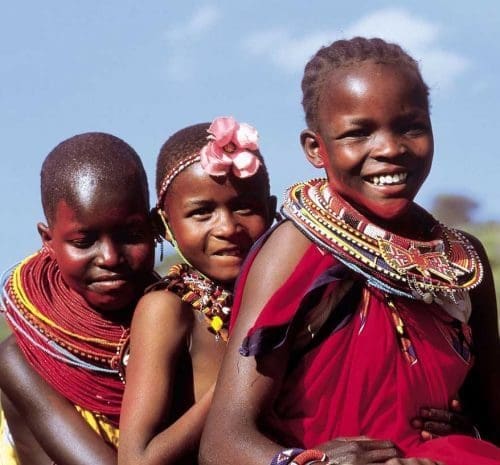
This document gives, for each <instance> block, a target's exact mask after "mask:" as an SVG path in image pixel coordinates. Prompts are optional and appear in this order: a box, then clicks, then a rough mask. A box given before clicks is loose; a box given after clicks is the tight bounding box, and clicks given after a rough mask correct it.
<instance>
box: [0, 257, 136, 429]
mask: <svg viewBox="0 0 500 465" xmlns="http://www.w3.org/2000/svg"><path fill="white" fill-rule="evenodd" d="M2 301H3V307H4V310H5V313H6V318H7V321H8V322H9V324H10V326H11V328H12V329H13V331H14V334H15V336H16V339H17V342H18V345H19V347H20V348H21V350H22V351H23V353H24V354H25V356H26V358H27V360H28V361H29V362H30V364H31V365H32V366H33V367H34V368H35V369H36V370H37V371H38V372H39V373H40V375H41V376H42V377H43V378H44V379H45V380H46V381H47V382H48V383H49V384H51V385H52V386H53V387H54V388H55V389H56V390H57V391H59V392H60V393H61V394H62V395H63V396H64V397H66V398H67V399H69V400H70V401H71V402H73V403H75V404H77V405H79V406H80V407H83V408H85V409H88V410H91V411H93V412H97V413H101V414H103V415H106V416H107V417H108V418H109V420H110V421H111V422H112V423H113V424H115V425H116V426H117V425H118V419H119V413H120V407H121V401H122V396H123V391H124V385H123V382H122V381H121V379H120V371H121V367H120V363H121V361H120V358H119V356H118V354H119V353H120V352H121V348H122V346H123V344H124V342H125V341H126V339H127V338H128V332H129V329H128V328H129V327H130V319H131V315H132V311H127V312H125V313H121V314H120V315H119V317H117V319H114V320H112V319H110V318H111V317H110V318H109V319H108V318H106V317H105V316H104V315H103V314H101V313H99V312H97V311H95V310H94V309H92V308H91V307H90V306H89V305H88V304H87V302H86V301H85V300H84V299H83V298H82V297H81V296H80V295H78V294H76V293H75V292H74V291H72V290H71V289H70V288H69V287H68V286H67V284H66V283H65V282H64V280H63V279H62V276H61V273H60V271H59V268H58V266H57V263H56V262H55V261H54V260H52V259H51V258H50V256H49V254H48V253H47V252H45V251H44V250H42V251H40V252H39V253H37V254H35V255H33V256H31V257H28V258H27V259H25V260H24V261H23V262H21V263H20V264H19V265H18V266H17V267H16V268H15V269H14V270H13V272H12V273H11V274H10V276H8V277H7V279H6V281H5V283H3V286H2ZM113 317H116V315H113Z"/></svg>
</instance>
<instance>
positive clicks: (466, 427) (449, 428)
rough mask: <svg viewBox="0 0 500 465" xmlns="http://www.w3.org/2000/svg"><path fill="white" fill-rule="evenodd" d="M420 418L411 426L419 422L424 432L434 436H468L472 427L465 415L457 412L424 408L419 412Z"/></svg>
mask: <svg viewBox="0 0 500 465" xmlns="http://www.w3.org/2000/svg"><path fill="white" fill-rule="evenodd" d="M420 415H421V417H420V418H417V419H415V420H416V421H415V420H413V421H412V425H414V424H418V423H419V422H421V428H418V426H417V428H418V429H422V430H424V431H428V432H429V433H431V434H433V435H435V436H444V435H447V434H452V433H466V434H470V433H471V431H472V426H471V424H470V422H469V420H468V419H467V417H466V416H465V415H462V414H460V413H459V412H457V411H450V410H441V409H434V408H424V409H421V411H420Z"/></svg>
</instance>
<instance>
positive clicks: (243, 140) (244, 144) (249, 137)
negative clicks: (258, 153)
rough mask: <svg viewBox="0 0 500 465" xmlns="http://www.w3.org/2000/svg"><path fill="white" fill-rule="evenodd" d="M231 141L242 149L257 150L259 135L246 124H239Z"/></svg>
mask: <svg viewBox="0 0 500 465" xmlns="http://www.w3.org/2000/svg"><path fill="white" fill-rule="evenodd" d="M233 140H234V141H235V142H236V144H237V145H238V146H239V147H240V148H242V149H249V150H257V149H258V148H259V133H258V132H257V129H255V128H254V127H253V126H250V125H249V124H247V123H240V125H239V127H238V129H237V130H236V134H235V135H234V139H233Z"/></svg>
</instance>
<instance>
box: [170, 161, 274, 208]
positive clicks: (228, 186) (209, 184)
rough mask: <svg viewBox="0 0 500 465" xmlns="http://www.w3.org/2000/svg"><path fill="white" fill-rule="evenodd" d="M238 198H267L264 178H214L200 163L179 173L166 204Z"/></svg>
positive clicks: (229, 176)
mask: <svg viewBox="0 0 500 465" xmlns="http://www.w3.org/2000/svg"><path fill="white" fill-rule="evenodd" d="M236 196H255V197H262V198H263V199H264V198H265V189H264V184H263V181H262V176H259V175H255V176H252V177H251V178H246V179H240V178H236V177H235V176H232V175H228V176H220V177H214V176H210V175H209V174H207V173H206V172H205V171H204V170H203V168H202V167H201V165H200V163H194V164H193V165H191V166H189V167H188V168H186V169H185V170H183V171H182V172H181V173H179V174H178V175H177V176H176V177H175V179H174V180H173V181H172V184H171V185H170V187H169V189H168V191H167V195H166V196H165V204H168V205H170V204H171V203H172V201H175V202H180V201H182V200H189V199H196V200H207V201H212V200H219V199H220V200H223V199H229V198H232V197H236Z"/></svg>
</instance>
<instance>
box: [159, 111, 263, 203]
mask: <svg viewBox="0 0 500 465" xmlns="http://www.w3.org/2000/svg"><path fill="white" fill-rule="evenodd" d="M207 132H208V135H207V141H208V142H207V143H206V144H205V145H204V146H203V147H202V149H201V150H200V153H196V154H192V155H190V156H189V157H187V158H185V159H183V160H181V161H180V162H179V163H178V164H177V165H175V166H174V167H173V168H172V169H171V170H170V171H169V172H168V173H167V174H166V175H165V177H164V179H163V181H162V183H161V188H160V190H159V192H158V201H157V203H156V206H157V208H159V209H160V208H161V204H162V202H163V199H164V197H165V194H166V192H167V189H168V188H169V186H170V184H172V181H173V180H174V178H175V177H176V176H177V175H178V174H179V173H180V172H181V171H183V170H185V169H186V168H187V167H189V166H191V165H192V164H194V163H196V162H198V161H199V162H200V164H201V166H202V168H203V169H204V170H205V172H206V173H208V174H209V175H211V176H225V175H227V174H228V173H229V172H232V173H233V174H234V175H235V176H237V177H238V178H247V177H250V176H253V175H254V174H255V173H256V172H257V171H258V169H259V167H260V160H259V158H258V157H257V156H256V155H255V154H254V153H252V152H251V151H252V150H253V151H255V150H258V148H259V135H258V133H257V130H256V129H255V128H254V127H252V126H250V125H249V124H246V123H238V122H237V121H236V120H235V119H234V118H233V117H232V116H221V117H219V118H215V119H214V120H213V121H212V123H211V124H210V127H209V128H208V129H207Z"/></svg>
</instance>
